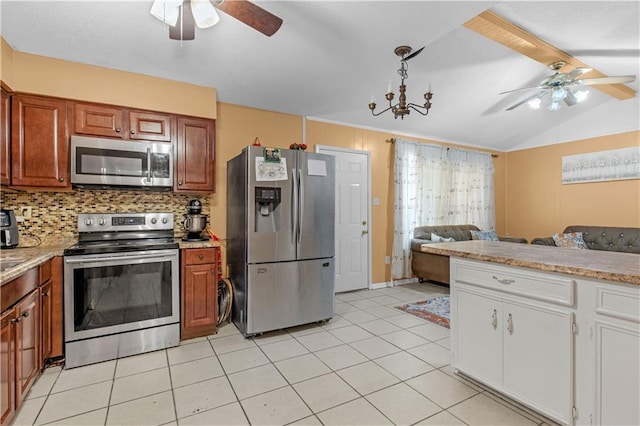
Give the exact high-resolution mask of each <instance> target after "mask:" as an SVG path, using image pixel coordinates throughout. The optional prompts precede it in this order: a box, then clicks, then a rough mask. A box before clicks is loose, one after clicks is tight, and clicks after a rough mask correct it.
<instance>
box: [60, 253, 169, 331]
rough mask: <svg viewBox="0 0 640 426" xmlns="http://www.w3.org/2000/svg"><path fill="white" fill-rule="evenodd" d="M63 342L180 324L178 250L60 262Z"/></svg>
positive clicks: (102, 256) (71, 257)
mask: <svg viewBox="0 0 640 426" xmlns="http://www.w3.org/2000/svg"><path fill="white" fill-rule="evenodd" d="M64 305H65V308H64V311H65V313H64V315H65V341H66V342H72V341H76V340H81V339H87V338H92V337H97V336H103V335H108V334H115V333H122V332H127V331H133V330H140V329H144V328H151V327H156V326H161V325H166V324H173V323H179V322H180V294H179V261H178V250H177V249H171V250H149V251H138V252H128V253H110V254H93V255H79V256H65V258H64Z"/></svg>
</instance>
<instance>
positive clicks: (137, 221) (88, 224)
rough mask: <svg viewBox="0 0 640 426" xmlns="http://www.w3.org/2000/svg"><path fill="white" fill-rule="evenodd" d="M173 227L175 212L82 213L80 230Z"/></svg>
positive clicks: (159, 228)
mask: <svg viewBox="0 0 640 426" xmlns="http://www.w3.org/2000/svg"><path fill="white" fill-rule="evenodd" d="M169 229H173V213H167V212H162V213H80V214H79V215H78V232H113V231H156V230H169Z"/></svg>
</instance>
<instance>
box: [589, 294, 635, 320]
mask: <svg viewBox="0 0 640 426" xmlns="http://www.w3.org/2000/svg"><path fill="white" fill-rule="evenodd" d="M596 312H597V313H598V314H600V315H606V316H608V317H613V318H619V319H623V320H628V321H633V322H637V323H640V287H639V288H637V289H635V288H634V289H628V288H623V287H619V288H618V287H615V288H614V287H612V286H603V287H601V286H597V287H596Z"/></svg>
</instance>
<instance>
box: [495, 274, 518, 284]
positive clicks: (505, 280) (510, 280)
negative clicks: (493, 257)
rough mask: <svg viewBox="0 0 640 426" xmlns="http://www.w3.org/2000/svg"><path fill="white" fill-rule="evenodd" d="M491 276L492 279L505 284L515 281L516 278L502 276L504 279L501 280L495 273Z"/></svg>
mask: <svg viewBox="0 0 640 426" xmlns="http://www.w3.org/2000/svg"><path fill="white" fill-rule="evenodd" d="M491 278H493V279H494V280H496V281H498V282H499V283H500V284H505V285H509V284H513V283H515V282H516V280H514V279H508V278H504V279H502V280H501V279H500V278H498V277H496V276H495V275H494V276H493V277H491Z"/></svg>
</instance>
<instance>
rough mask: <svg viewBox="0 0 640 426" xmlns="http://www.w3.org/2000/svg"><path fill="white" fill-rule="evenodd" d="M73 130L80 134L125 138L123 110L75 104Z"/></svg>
mask: <svg viewBox="0 0 640 426" xmlns="http://www.w3.org/2000/svg"><path fill="white" fill-rule="evenodd" d="M74 117H75V118H74V123H75V125H74V132H75V133H77V134H81V135H92V136H108V137H112V138H125V137H126V134H127V129H126V128H125V120H124V118H125V110H124V109H122V108H117V107H108V106H105V105H94V104H75V108H74Z"/></svg>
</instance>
